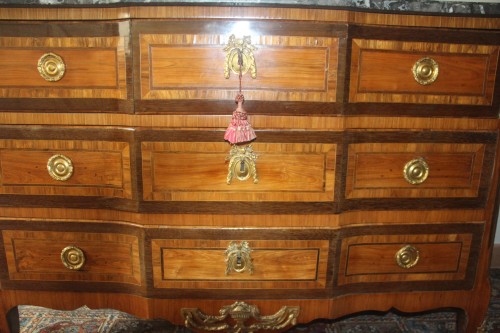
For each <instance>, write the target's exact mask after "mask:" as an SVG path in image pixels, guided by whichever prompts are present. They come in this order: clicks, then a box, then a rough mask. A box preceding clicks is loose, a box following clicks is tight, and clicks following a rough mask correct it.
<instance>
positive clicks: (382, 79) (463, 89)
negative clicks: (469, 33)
mask: <svg viewBox="0 0 500 333" xmlns="http://www.w3.org/2000/svg"><path fill="white" fill-rule="evenodd" d="M498 52H499V47H498V46H487V45H468V44H446V43H425V42H403V41H382V40H365V39H354V40H353V41H352V55H351V69H350V76H351V79H350V88H349V89H350V93H349V101H350V102H351V103H365V102H373V103H423V104H466V105H491V104H492V101H493V95H494V87H495V75H496V70H497V64H498ZM433 80H434V81H433Z"/></svg>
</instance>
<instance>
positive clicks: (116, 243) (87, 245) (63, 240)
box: [2, 230, 142, 285]
mask: <svg viewBox="0 0 500 333" xmlns="http://www.w3.org/2000/svg"><path fill="white" fill-rule="evenodd" d="M2 235H3V242H4V246H5V253H6V258H7V268H8V271H9V278H10V279H11V280H38V281H93V282H123V283H130V284H136V285H140V284H141V283H142V282H141V271H140V262H139V258H140V256H139V240H138V238H137V237H136V236H131V235H122V234H111V233H87V232H81V233H76V232H55V231H25V230H4V231H2ZM70 245H72V246H77V247H78V248H80V249H81V250H82V251H83V253H84V255H85V259H86V261H85V264H84V266H83V267H82V268H81V270H78V271H76V270H70V269H68V268H66V267H65V266H64V265H63V263H62V261H61V251H62V250H63V249H64V248H65V247H67V246H70Z"/></svg>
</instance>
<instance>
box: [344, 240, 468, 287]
mask: <svg viewBox="0 0 500 333" xmlns="http://www.w3.org/2000/svg"><path fill="white" fill-rule="evenodd" d="M471 243H472V234H420V235H362V236H353V237H348V238H346V239H343V240H342V245H341V256H340V266H339V275H338V284H339V285H344V284H350V283H369V282H391V281H433V280H462V279H464V278H465V276H466V273H467V266H468V265H469V264H470V263H469V260H468V258H469V252H470V249H471ZM405 245H411V246H413V247H415V248H417V249H418V251H419V256H420V258H419V260H418V262H417V264H416V265H415V266H413V267H411V268H402V267H399V266H398V265H397V263H396V259H395V255H396V253H397V252H398V251H399V249H401V248H402V247H404V246H405Z"/></svg>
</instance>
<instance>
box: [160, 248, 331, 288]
mask: <svg viewBox="0 0 500 333" xmlns="http://www.w3.org/2000/svg"><path fill="white" fill-rule="evenodd" d="M231 242H232V241H231V240H199V239H153V240H152V263H153V277H154V285H155V287H156V288H245V289H248V288H272V289H274V288H324V287H325V284H326V268H327V261H328V248H329V241H328V240H248V243H249V247H250V248H251V252H250V257H251V260H252V264H253V273H252V274H250V273H249V272H248V271H244V272H240V273H238V272H234V271H231V272H229V273H228V274H227V275H226V265H227V264H226V259H227V255H226V254H225V251H226V249H227V248H228V245H229V244H230V243H231ZM237 243H238V244H239V241H237Z"/></svg>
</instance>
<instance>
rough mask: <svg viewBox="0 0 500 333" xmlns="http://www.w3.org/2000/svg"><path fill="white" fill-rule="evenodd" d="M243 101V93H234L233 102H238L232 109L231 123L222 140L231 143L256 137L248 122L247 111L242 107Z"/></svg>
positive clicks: (242, 141)
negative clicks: (234, 108)
mask: <svg viewBox="0 0 500 333" xmlns="http://www.w3.org/2000/svg"><path fill="white" fill-rule="evenodd" d="M244 101H245V98H244V97H243V94H238V95H236V99H235V102H236V103H238V107H237V108H236V110H234V111H233V117H232V118H231V123H230V124H229V126H228V127H227V129H226V133H225V134H224V140H227V141H229V142H230V143H231V144H239V143H244V142H250V141H252V140H254V139H255V138H256V137H257V135H255V131H254V129H253V128H252V125H250V123H249V122H248V116H247V112H246V111H245V110H244V109H243V102H244Z"/></svg>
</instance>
